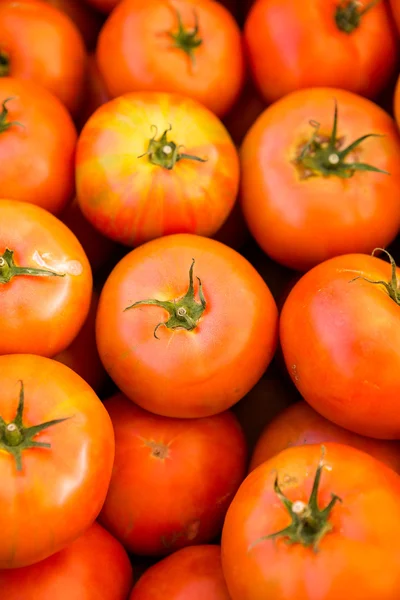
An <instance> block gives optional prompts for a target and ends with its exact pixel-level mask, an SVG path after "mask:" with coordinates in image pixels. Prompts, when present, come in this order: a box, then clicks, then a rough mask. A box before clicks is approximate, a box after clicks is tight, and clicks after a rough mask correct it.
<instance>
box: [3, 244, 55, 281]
mask: <svg viewBox="0 0 400 600" xmlns="http://www.w3.org/2000/svg"><path fill="white" fill-rule="evenodd" d="M22 275H30V276H31V277H65V273H56V272H55V271H51V270H50V269H36V268H34V267H18V266H17V265H16V264H15V261H14V251H13V250H9V249H8V248H7V249H6V250H5V252H4V253H3V254H1V255H0V284H1V283H8V282H9V281H11V279H12V278H13V277H20V276H22Z"/></svg>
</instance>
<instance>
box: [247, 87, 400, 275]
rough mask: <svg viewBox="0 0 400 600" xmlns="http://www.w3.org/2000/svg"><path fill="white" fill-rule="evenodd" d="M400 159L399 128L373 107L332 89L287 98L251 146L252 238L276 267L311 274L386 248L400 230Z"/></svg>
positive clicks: (270, 111) (257, 129) (254, 131)
mask: <svg viewBox="0 0 400 600" xmlns="http://www.w3.org/2000/svg"><path fill="white" fill-rule="evenodd" d="M365 136H367V139H365ZM373 136H375V137H373ZM399 154H400V136H399V133H398V130H397V127H396V124H395V123H394V121H393V119H392V118H391V117H389V115H388V114H387V113H386V112H384V111H383V110H382V109H381V108H379V107H378V106H377V105H375V104H373V103H372V102H371V101H369V100H367V99H365V98H361V97H360V96H356V95H354V94H352V93H351V92H347V91H345V90H339V89H330V88H315V89H312V90H300V91H297V92H294V93H293V94H290V95H288V96H286V97H285V98H283V99H282V100H279V101H278V102H276V103H275V104H274V105H272V106H270V107H269V108H267V109H266V111H265V112H264V113H263V114H262V115H261V117H259V119H258V120H257V121H256V123H255V124H254V125H253V127H252V128H251V129H250V131H249V133H248V134H247V136H246V139H245V141H244V143H243V146H242V151H241V159H242V186H241V199H242V207H243V212H244V215H245V218H246V221H247V224H248V227H249V229H250V232H251V233H252V234H253V236H254V237H255V239H256V241H257V243H258V244H259V245H260V246H261V247H262V249H263V250H264V251H265V252H266V253H267V254H268V255H269V256H270V257H271V258H272V259H273V260H276V261H277V262H279V263H281V264H284V265H286V266H288V267H291V268H293V269H298V270H301V271H305V270H307V269H309V268H311V267H312V266H314V265H316V264H317V263H319V262H322V261H323V260H326V259H328V258H331V257H332V256H336V255H339V254H346V253H351V252H362V253H364V252H365V253H370V252H372V250H373V249H374V248H375V247H376V246H381V247H385V246H386V245H387V244H389V243H390V242H391V241H392V240H393V239H394V238H395V236H396V235H397V232H398V231H399V228H400V203H399V201H398V188H399V187H400V163H399V161H398V159H397V157H398V156H399Z"/></svg>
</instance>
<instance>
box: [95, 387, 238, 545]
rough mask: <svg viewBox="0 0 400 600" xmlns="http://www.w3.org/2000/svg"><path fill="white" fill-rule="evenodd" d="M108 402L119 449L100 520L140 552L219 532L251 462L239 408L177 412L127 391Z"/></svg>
mask: <svg viewBox="0 0 400 600" xmlns="http://www.w3.org/2000/svg"><path fill="white" fill-rule="evenodd" d="M105 407H106V408H107V410H108V412H109V414H110V416H111V420H112V423H113V426H114V431H115V446H116V449H115V462H114V470H113V474H112V478H111V484H110V488H109V491H108V495H107V499H106V501H105V504H104V507H103V509H102V512H101V514H100V521H101V523H103V524H104V526H105V527H106V528H107V529H108V530H109V531H110V532H111V533H112V534H113V535H115V537H116V538H117V539H119V540H120V541H121V542H122V544H123V545H124V546H125V548H127V549H128V550H129V551H130V552H133V553H135V554H140V555H156V556H157V555H160V556H162V555H165V554H170V553H172V552H174V551H175V550H177V549H179V548H182V547H184V546H191V545H194V544H196V545H198V544H203V543H207V542H209V541H210V540H212V539H213V538H214V537H215V536H216V535H218V534H219V533H220V531H221V528H222V523H223V520H224V516H225V513H226V510H227V508H228V506H229V503H230V501H231V500H232V498H233V496H234V495H235V493H236V491H237V489H238V487H239V485H240V483H241V482H242V480H243V477H244V474H245V468H246V465H245V463H246V444H245V440H244V436H243V432H242V430H241V428H240V426H239V424H238V422H237V420H236V418H235V417H234V416H233V414H232V413H230V412H224V413H222V414H219V415H215V416H213V417H208V418H204V419H191V420H190V421H187V420H186V419H170V418H168V417H160V416H158V415H154V414H152V413H149V412H147V411H144V410H142V409H141V408H139V407H138V406H136V405H135V404H133V402H131V401H130V400H128V398H126V397H125V396H123V395H122V394H118V395H116V396H114V397H113V398H111V399H110V400H106V401H105ZM138 490H140V493H138Z"/></svg>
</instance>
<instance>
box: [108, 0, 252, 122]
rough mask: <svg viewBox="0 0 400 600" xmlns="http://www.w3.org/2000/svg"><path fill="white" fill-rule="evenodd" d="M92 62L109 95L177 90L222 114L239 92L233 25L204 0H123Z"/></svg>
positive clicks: (239, 59)
mask: <svg viewBox="0 0 400 600" xmlns="http://www.w3.org/2000/svg"><path fill="white" fill-rule="evenodd" d="M96 54H97V61H98V65H99V68H100V72H101V74H102V76H103V78H104V81H105V83H106V86H107V88H108V90H109V92H110V94H111V96H113V97H116V96H121V95H122V94H126V93H127V92H136V91H144V90H147V91H152V92H177V93H179V94H183V95H184V96H189V97H191V98H194V99H195V100H198V101H199V102H201V103H202V104H204V106H206V107H207V108H209V109H210V110H211V111H212V112H214V113H215V114H216V115H218V116H220V117H221V116H223V115H224V114H226V113H227V112H228V111H229V109H230V108H231V107H232V106H233V104H234V102H235V101H236V99H237V97H238V96H239V93H240V90H241V87H242V85H243V81H244V59H243V52H242V41H241V35H240V30H239V26H238V25H237V23H236V22H235V20H234V18H233V16H232V15H231V14H230V13H229V11H228V10H227V9H226V8H224V7H223V6H222V4H219V3H218V2H210V1H209V0H174V2H170V3H169V2H165V0H124V2H121V3H120V4H119V5H118V6H117V7H116V9H115V10H114V11H113V13H112V14H111V16H110V17H109V18H108V19H107V21H106V23H105V25H104V27H103V29H102V30H101V32H100V35H99V40H98V44H97V50H96Z"/></svg>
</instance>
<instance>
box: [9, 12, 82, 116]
mask: <svg viewBox="0 0 400 600" xmlns="http://www.w3.org/2000/svg"><path fill="white" fill-rule="evenodd" d="M85 68H86V52H85V46H84V42H83V39H82V36H81V34H80V33H79V30H78V29H77V27H76V26H75V25H74V23H73V22H72V21H71V19H70V18H69V17H67V16H66V15H65V14H64V13H63V12H61V11H60V10H58V9H56V8H54V7H53V6H50V4H45V3H43V2H39V1H37V2H35V1H33V0H18V1H11V0H9V1H7V2H2V3H0V77H4V76H10V77H17V78H18V79H29V80H33V81H35V82H36V83H39V84H40V85H42V86H43V87H45V88H46V89H48V90H49V91H50V92H53V93H54V95H55V96H57V97H58V98H59V99H60V100H61V102H63V104H65V106H66V107H67V108H68V109H69V110H70V111H71V112H72V113H73V114H76V113H77V111H78V108H79V105H80V102H81V95H82V92H83V84H84V78H85Z"/></svg>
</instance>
